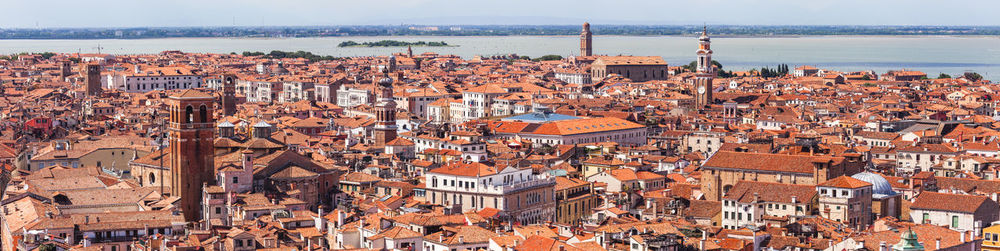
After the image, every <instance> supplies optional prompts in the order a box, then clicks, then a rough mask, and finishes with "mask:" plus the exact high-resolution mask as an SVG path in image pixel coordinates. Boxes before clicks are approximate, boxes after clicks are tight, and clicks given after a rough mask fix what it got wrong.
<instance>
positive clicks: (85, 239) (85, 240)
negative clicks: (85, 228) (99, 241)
mask: <svg viewBox="0 0 1000 251" xmlns="http://www.w3.org/2000/svg"><path fill="white" fill-rule="evenodd" d="M83 247H85V248H86V247H90V237H87V236H86V235H84V236H83Z"/></svg>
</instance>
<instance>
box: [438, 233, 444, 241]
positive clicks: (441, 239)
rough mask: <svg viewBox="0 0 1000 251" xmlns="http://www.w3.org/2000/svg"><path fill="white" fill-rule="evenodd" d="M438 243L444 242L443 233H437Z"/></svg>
mask: <svg viewBox="0 0 1000 251" xmlns="http://www.w3.org/2000/svg"><path fill="white" fill-rule="evenodd" d="M438 243H444V233H441V234H439V235H438Z"/></svg>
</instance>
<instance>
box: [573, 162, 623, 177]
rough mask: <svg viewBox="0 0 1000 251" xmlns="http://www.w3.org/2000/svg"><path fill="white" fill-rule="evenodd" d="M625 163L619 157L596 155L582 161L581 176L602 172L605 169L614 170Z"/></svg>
mask: <svg viewBox="0 0 1000 251" xmlns="http://www.w3.org/2000/svg"><path fill="white" fill-rule="evenodd" d="M624 165H625V162H624V161H622V160H620V159H613V158H604V157H597V158H591V159H588V160H584V161H583V177H585V178H586V177H590V176H592V175H595V174H598V173H601V172H604V171H605V170H615V169H618V168H621V167H622V166H624Z"/></svg>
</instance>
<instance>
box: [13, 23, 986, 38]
mask: <svg viewBox="0 0 1000 251" xmlns="http://www.w3.org/2000/svg"><path fill="white" fill-rule="evenodd" d="M592 29H593V32H594V34H595V35H599V36H608V35H615V36H698V35H700V34H701V30H702V25H613V24H609V25H600V24H595V25H594V26H592ZM710 29H711V30H712V34H713V37H782V36H829V35H837V36H839V35H878V36H884V35H917V36H926V35H945V36H998V35H1000V26H867V25H839V26H838V25H811V26H809V25H775V26H766V25H712V26H711V27H710ZM576 35H580V26H579V25H442V26H427V25H355V26H264V27H134V28H42V29H28V28H2V27H0V39H145V38H181V37H191V38H195V37H242V38H265V37H270V38H290V37H292V38H294V37H344V36H576Z"/></svg>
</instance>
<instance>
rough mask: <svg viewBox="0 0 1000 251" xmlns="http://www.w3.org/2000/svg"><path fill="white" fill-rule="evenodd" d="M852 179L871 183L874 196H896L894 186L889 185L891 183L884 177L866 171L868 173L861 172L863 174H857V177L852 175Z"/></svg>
mask: <svg viewBox="0 0 1000 251" xmlns="http://www.w3.org/2000/svg"><path fill="white" fill-rule="evenodd" d="M851 178H855V179H859V180H862V181H864V182H868V183H871V184H872V193H873V194H880V195H894V194H896V192H895V191H892V185H890V184H889V181H888V180H886V179H885V177H882V175H879V174H877V173H873V172H867V171H866V172H861V173H858V174H855V175H851Z"/></svg>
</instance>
